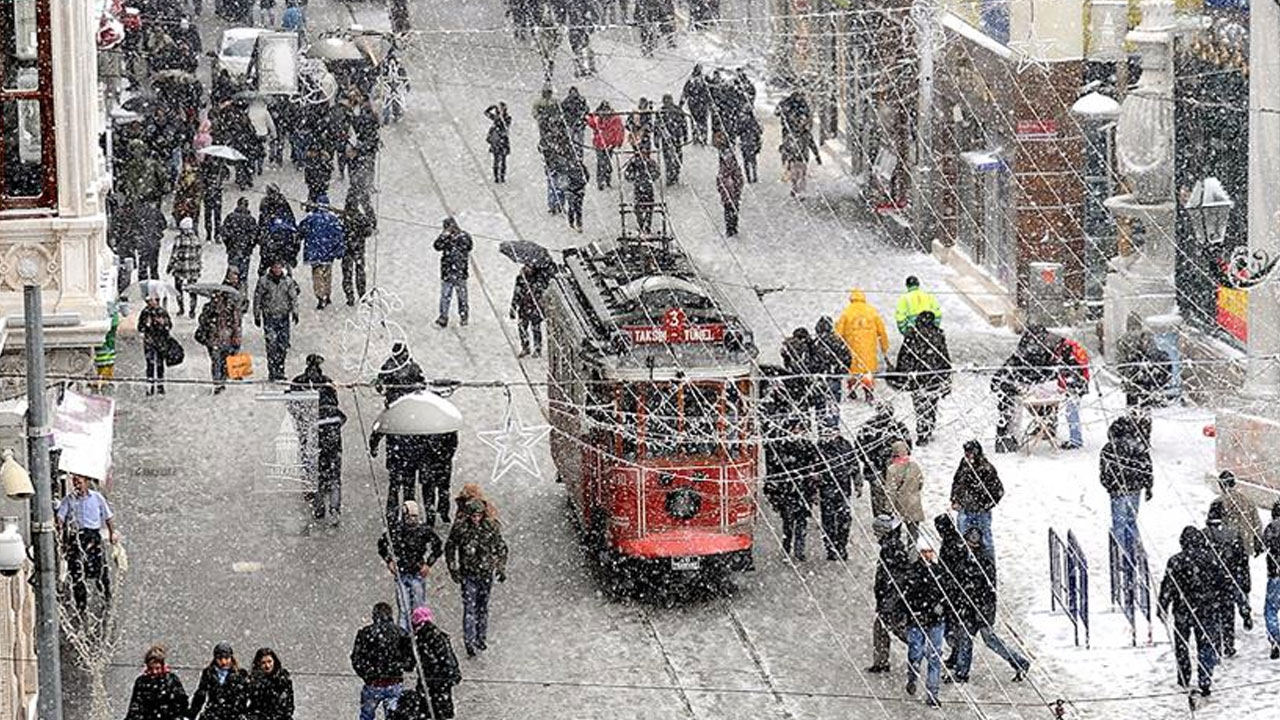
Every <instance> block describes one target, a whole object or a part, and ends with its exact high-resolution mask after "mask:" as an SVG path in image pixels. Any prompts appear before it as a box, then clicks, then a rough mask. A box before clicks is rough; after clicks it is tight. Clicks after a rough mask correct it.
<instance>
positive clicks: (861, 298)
mask: <svg viewBox="0 0 1280 720" xmlns="http://www.w3.org/2000/svg"><path fill="white" fill-rule="evenodd" d="M835 331H836V334H837V335H839V336H840V337H841V338H842V339H843V340H844V344H845V345H846V346H847V347H848V348H849V355H850V359H849V374H850V376H851V380H850V386H849V397H851V398H852V397H856V396H857V392H858V388H859V387H861V388H862V391H863V393H864V395H865V397H866V400H867V402H869V403H870V402H874V400H875V390H874V388H875V377H874V373H875V371H876V370H877V369H879V367H880V363H879V357H880V356H881V355H883V356H885V357H888V354H889V333H888V332H886V331H885V329H884V320H883V319H881V318H880V313H879V312H877V311H876V309H875V307H873V306H872V305H871V304H870V303H868V302H867V295H866V293H864V292H862V291H861V290H859V289H857V288H854V289H853V290H850V291H849V304H848V305H846V306H845V308H844V310H843V311H842V312H841V313H840V317H839V318H836V326H835ZM877 349H878V350H879V353H878V354H877Z"/></svg>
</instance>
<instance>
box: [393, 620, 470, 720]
mask: <svg viewBox="0 0 1280 720" xmlns="http://www.w3.org/2000/svg"><path fill="white" fill-rule="evenodd" d="M413 642H414V646H415V648H416V649H417V660H418V661H419V664H418V687H417V695H418V696H419V697H420V698H422V699H425V700H426V702H425V703H422V704H421V705H420V706H419V708H418V714H417V715H410V717H416V718H432V719H433V720H449V718H452V717H453V716H454V709H453V688H454V686H456V685H457V684H458V683H460V682H462V670H461V669H460V668H459V667H458V656H457V655H455V654H454V652H453V643H452V642H451V641H450V640H449V634H448V633H446V632H445V631H443V630H441V629H440V628H439V627H438V626H437V625H436V618H435V614H434V613H432V612H431V608H429V607H427V606H425V605H424V606H422V607H420V608H418V609H416V610H414V611H413ZM408 695H409V693H405V697H403V698H402V700H401V703H402V704H404V705H406V706H408V705H410V704H411V703H412V701H411V700H410V698H409V697H408ZM406 709H408V708H406ZM406 715H407V713H406Z"/></svg>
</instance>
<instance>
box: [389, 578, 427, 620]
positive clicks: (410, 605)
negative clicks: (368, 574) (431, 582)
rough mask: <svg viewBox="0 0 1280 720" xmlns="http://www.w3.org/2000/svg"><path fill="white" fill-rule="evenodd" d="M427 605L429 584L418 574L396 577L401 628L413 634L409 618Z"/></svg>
mask: <svg viewBox="0 0 1280 720" xmlns="http://www.w3.org/2000/svg"><path fill="white" fill-rule="evenodd" d="M426 604H427V584H426V581H425V580H423V579H422V576H421V575H418V574H417V573H413V574H404V573H398V574H397V575H396V605H397V607H399V609H400V627H402V628H404V629H405V630H406V631H407V632H413V629H412V628H411V627H409V618H410V616H412V615H413V611H414V610H416V609H417V608H420V607H422V606H424V605H426Z"/></svg>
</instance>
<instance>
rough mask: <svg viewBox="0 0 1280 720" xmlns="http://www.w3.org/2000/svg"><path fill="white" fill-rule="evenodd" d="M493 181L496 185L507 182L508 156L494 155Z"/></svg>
mask: <svg viewBox="0 0 1280 720" xmlns="http://www.w3.org/2000/svg"><path fill="white" fill-rule="evenodd" d="M493 181H494V182H496V183H502V182H506V181H507V156H506V154H504V153H494V154H493Z"/></svg>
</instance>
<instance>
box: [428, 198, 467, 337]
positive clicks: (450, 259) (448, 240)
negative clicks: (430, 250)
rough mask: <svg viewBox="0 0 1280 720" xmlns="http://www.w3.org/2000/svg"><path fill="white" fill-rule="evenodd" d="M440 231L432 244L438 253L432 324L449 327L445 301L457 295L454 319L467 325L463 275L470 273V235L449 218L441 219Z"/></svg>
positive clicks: (465, 290) (447, 308)
mask: <svg viewBox="0 0 1280 720" xmlns="http://www.w3.org/2000/svg"><path fill="white" fill-rule="evenodd" d="M442 225H443V230H442V231H441V233H440V236H439V237H437V238H436V241H435V244H434V245H433V247H434V248H435V249H436V251H437V252H439V253H440V316H439V317H437V318H436V325H439V326H440V327H442V328H443V327H449V304H450V302H451V301H452V300H453V294H454V293H455V292H456V293H457V294H458V318H459V321H460V322H461V324H462V325H464V326H465V325H466V324H467V316H468V315H469V314H470V312H471V306H470V305H469V304H468V303H467V278H468V277H469V276H470V274H471V267H470V262H471V248H472V242H471V235H470V234H469V233H468V232H466V231H465V230H463V229H462V228H460V227H458V221H457V220H454V219H453V218H451V217H447V218H445V219H444V222H443V223H442Z"/></svg>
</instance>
